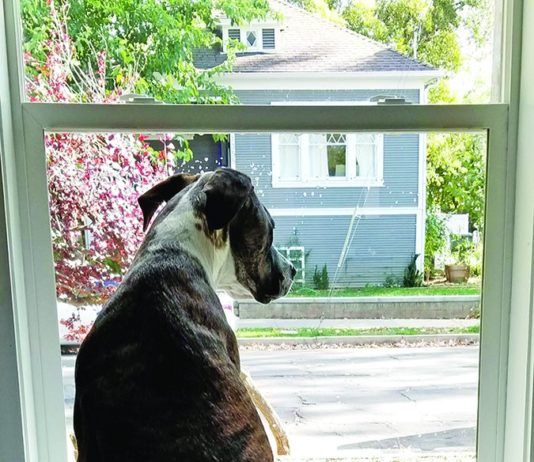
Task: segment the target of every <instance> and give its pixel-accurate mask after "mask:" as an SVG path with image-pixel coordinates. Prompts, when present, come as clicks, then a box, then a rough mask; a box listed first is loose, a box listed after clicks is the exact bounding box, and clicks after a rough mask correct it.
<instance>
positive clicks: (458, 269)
mask: <svg viewBox="0 0 534 462" xmlns="http://www.w3.org/2000/svg"><path fill="white" fill-rule="evenodd" d="M445 276H446V277H447V281H449V282H455V283H457V282H467V280H468V279H469V266H467V265H465V264H463V263H462V264H460V265H445Z"/></svg>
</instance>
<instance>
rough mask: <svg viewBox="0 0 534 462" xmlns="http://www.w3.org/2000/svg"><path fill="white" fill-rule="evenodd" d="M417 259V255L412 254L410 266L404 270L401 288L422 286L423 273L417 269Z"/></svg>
mask: <svg viewBox="0 0 534 462" xmlns="http://www.w3.org/2000/svg"><path fill="white" fill-rule="evenodd" d="M418 258H419V254H417V253H416V254H414V256H413V257H412V260H411V261H410V264H409V265H408V266H407V267H406V269H405V270H404V278H403V280H402V285H403V287H421V286H422V285H423V273H421V271H419V270H418V269H417V263H416V262H417V259H418Z"/></svg>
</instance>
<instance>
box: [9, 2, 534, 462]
mask: <svg viewBox="0 0 534 462" xmlns="http://www.w3.org/2000/svg"><path fill="white" fill-rule="evenodd" d="M508 4H509V5H511V6H508ZM506 5H507V7H506V8H505V13H506V14H505V18H504V22H505V23H506V24H507V26H509V27H507V31H513V34H512V39H511V43H508V45H510V44H513V46H514V47H515V48H513V49H512V51H510V50H508V49H506V50H505V51H506V53H505V55H506V56H509V57H510V60H511V62H512V65H511V66H509V68H510V69H511V70H513V71H514V73H513V74H512V77H513V78H512V79H511V82H512V83H511V86H510V87H511V88H510V93H509V94H510V99H509V101H510V105H508V104H505V105H466V106H462V105H458V106H434V107H433V106H405V107H385V106H381V107H371V108H369V107H366V108H365V110H362V109H363V108H361V107H352V108H344V107H335V108H324V107H318V106H317V107H304V106H302V105H301V106H297V107H287V108H274V107H254V106H234V107H226V106H212V107H200V106H179V107H175V106H163V105H159V106H158V105H146V104H142V105H135V107H134V106H111V105H110V106H105V107H104V106H100V105H86V106H83V105H63V104H57V105H54V104H49V105H31V104H23V103H22V99H21V98H22V97H21V95H22V88H23V85H22V82H23V75H22V71H21V69H22V59H21V50H22V47H21V40H20V37H21V33H20V30H19V18H20V14H19V12H20V9H19V1H18V0H14V1H7V2H3V3H0V98H1V100H2V108H1V110H2V112H1V114H2V128H1V129H2V132H3V136H2V137H0V139H1V140H2V142H3V149H2V150H1V151H2V152H1V153H0V155H1V156H2V158H1V159H0V165H2V175H3V177H2V179H3V188H4V194H5V197H4V205H5V208H6V218H7V222H6V225H7V239H8V253H9V282H10V284H11V289H12V293H13V296H12V300H11V306H9V305H8V306H7V307H2V310H8V312H10V310H12V311H11V312H13V313H14V315H15V316H14V318H15V319H14V320H13V322H14V328H15V331H16V338H15V340H16V350H15V352H14V353H15V354H10V353H9V352H11V351H12V349H10V345H9V344H8V343H6V339H4V338H0V344H1V346H2V348H5V350H4V352H5V353H6V354H7V355H10V358H12V359H13V360H14V361H15V362H16V364H17V368H15V369H16V370H15V369H13V367H10V369H9V370H7V371H6V370H3V372H4V373H7V374H16V375H17V376H18V377H19V382H20V389H19V391H20V395H21V396H20V400H19V401H18V402H17V404H18V405H19V406H20V409H22V418H23V429H22V430H20V429H17V430H16V431H15V433H17V432H18V434H19V436H22V435H23V436H24V445H25V448H24V454H20V451H19V450H18V449H17V444H18V442H17V441H15V440H14V439H13V441H8V442H7V443H8V446H7V447H3V448H2V449H3V450H7V451H19V452H18V455H20V457H17V458H16V460H26V461H27V462H37V461H38V462H64V461H65V460H66V438H65V433H64V430H65V428H64V415H63V407H62V406H63V394H62V383H61V367H60V361H59V357H58V351H59V336H58V331H57V319H56V313H55V310H54V308H55V291H54V272H53V262H52V253H51V248H50V229H49V221H48V220H49V216H48V211H47V207H48V203H47V182H46V168H45V167H46V166H45V162H44V146H43V131H44V130H56V131H59V130H71V131H81V130H87V131H102V130H108V131H129V130H131V131H140V130H147V131H159V130H162V129H163V130H165V131H173V130H175V131H184V132H189V133H191V132H193V133H195V132H205V133H209V132H247V131H250V132H259V131H264V132H273V131H281V130H283V131H288V130H289V131H295V132H301V131H316V132H317V131H321V132H345V131H346V132H351V131H358V130H359V131H366V130H367V131H384V130H386V131H387V130H391V131H404V130H412V131H416V132H421V131H436V130H441V131H450V130H478V129H487V130H488V141H489V143H488V146H489V155H488V166H487V171H488V177H487V178H488V180H487V181H488V183H487V184H488V190H487V204H488V208H487V211H486V234H485V244H486V246H485V255H484V264H485V272H484V284H483V311H482V336H481V346H480V373H479V374H480V383H479V407H478V409H479V413H478V435H477V447H478V460H479V461H480V462H512V461H513V462H529V461H530V460H531V458H530V454H531V444H532V435H531V432H532V425H531V423H532V414H533V412H532V411H533V409H532V381H533V377H532V376H533V371H532V369H533V367H532V364H533V348H534V342H533V340H534V335H533V323H532V320H533V313H532V301H533V294H532V290H531V288H532V285H533V283H532V267H533V264H532V261H533V255H532V248H533V243H534V238H533V232H532V229H533V227H532V212H533V206H534V204H533V203H532V201H529V198H530V197H531V195H529V194H530V193H531V185H532V181H531V178H530V176H529V169H528V166H531V165H532V163H533V162H534V158H533V157H534V153H533V152H532V150H531V149H529V146H530V144H531V143H530V138H531V136H530V135H531V130H530V129H529V127H530V126H531V124H532V122H534V114H532V111H531V110H530V109H529V107H528V105H527V101H528V99H527V98H530V97H531V96H532V91H533V88H532V86H531V85H530V76H529V75H528V74H527V72H528V71H529V70H530V67H531V64H532V62H531V60H530V61H529V59H528V57H529V56H531V54H532V52H533V51H534V40H530V39H531V38H532V37H530V35H532V28H531V29H530V30H528V29H527V30H526V31H525V33H526V34H527V35H526V37H527V38H528V39H529V40H524V41H523V46H524V48H523V54H524V57H525V59H524V61H525V64H526V66H525V68H524V70H523V74H522V78H523V82H524V88H523V90H524V92H525V100H524V107H522V109H521V112H519V99H518V94H519V75H520V67H519V65H520V60H519V54H520V53H519V52H520V51H521V48H520V46H521V27H520V24H521V17H522V9H521V4H519V8H518V7H516V5H517V4H516V5H514V4H513V3H512V2H507V3H506ZM523 7H524V11H525V16H526V18H527V19H529V20H530V21H531V22H532V20H533V18H534V4H532V2H524V6H523ZM4 11H5V26H6V27H5V30H3V26H4V17H3V16H2V13H3V12H4ZM511 25H514V27H512V26H511ZM506 37H508V35H506ZM504 48H506V47H504ZM514 51H515V52H514ZM7 72H9V76H8V74H7ZM8 77H9V78H8ZM507 101H508V100H507ZM6 106H7V107H6ZM280 109H283V110H280ZM508 110H510V117H509V118H508ZM518 114H519V116H518ZM518 117H519V120H520V121H521V124H518ZM518 125H519V134H520V140H521V143H520V144H519V159H518V160H519V161H520V163H519V164H518V169H517V172H518V174H519V176H518V181H517V183H516V181H515V180H516V141H517V138H516V134H517V128H518ZM521 168H523V169H524V170H523V171H521V170H520V169H521ZM516 196H517V197H518V198H520V200H519V201H518V202H516V201H515V198H516ZM519 205H521V206H522V207H525V209H520V208H518V207H519ZM514 226H515V229H514ZM514 236H515V237H514ZM525 268H526V269H527V272H526V274H523V273H521V272H520V270H522V269H525ZM2 274H5V273H2ZM4 279H5V278H4ZM512 297H513V301H514V303H513V304H512V303H511V299H512ZM2 313H3V311H2ZM9 396H10V397H13V399H15V400H17V396H16V393H10V395H9ZM11 417H12V416H11V415H4V414H0V428H2V429H3V428H5V427H6V426H11V425H13V420H12V419H11ZM19 430H20V431H19Z"/></svg>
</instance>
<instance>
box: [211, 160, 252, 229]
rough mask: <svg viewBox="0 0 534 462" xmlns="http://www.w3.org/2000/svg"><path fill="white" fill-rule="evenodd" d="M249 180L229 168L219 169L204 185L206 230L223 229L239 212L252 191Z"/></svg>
mask: <svg viewBox="0 0 534 462" xmlns="http://www.w3.org/2000/svg"><path fill="white" fill-rule="evenodd" d="M252 189H253V187H252V182H251V181H250V178H249V177H248V176H246V175H244V174H243V173H240V172H237V171H236V170H232V169H229V168H219V169H217V170H215V172H213V174H212V176H211V178H210V179H209V180H208V181H207V182H206V184H205V185H204V189H203V191H204V193H205V195H206V202H205V205H204V213H205V215H206V220H207V223H208V229H209V230H210V231H213V230H215V229H221V228H224V227H225V226H226V225H227V224H228V223H230V221H232V219H233V218H234V217H235V216H236V215H237V212H239V210H241V207H243V204H244V203H245V201H246V200H247V198H248V197H249V195H250V193H251V191H252Z"/></svg>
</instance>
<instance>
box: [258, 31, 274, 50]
mask: <svg viewBox="0 0 534 462" xmlns="http://www.w3.org/2000/svg"><path fill="white" fill-rule="evenodd" d="M261 32H262V38H263V48H264V49H266V50H274V48H275V46H274V29H262V31H261Z"/></svg>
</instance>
